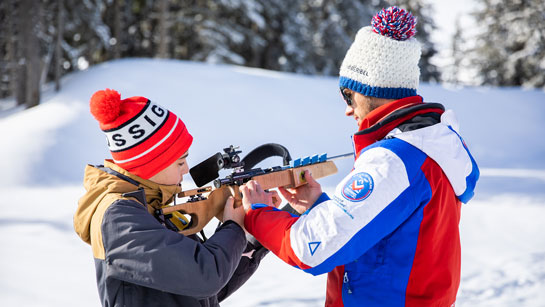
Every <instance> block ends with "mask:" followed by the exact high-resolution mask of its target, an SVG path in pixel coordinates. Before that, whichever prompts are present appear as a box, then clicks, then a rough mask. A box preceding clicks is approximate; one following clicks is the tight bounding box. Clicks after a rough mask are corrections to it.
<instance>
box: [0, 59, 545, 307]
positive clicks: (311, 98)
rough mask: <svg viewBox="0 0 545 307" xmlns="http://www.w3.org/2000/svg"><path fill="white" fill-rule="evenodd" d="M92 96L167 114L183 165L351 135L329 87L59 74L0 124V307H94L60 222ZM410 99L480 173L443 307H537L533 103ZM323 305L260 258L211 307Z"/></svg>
mask: <svg viewBox="0 0 545 307" xmlns="http://www.w3.org/2000/svg"><path fill="white" fill-rule="evenodd" d="M106 87H109V88H114V89H116V90H118V91H120V92H121V94H122V96H123V97H128V96H135V95H142V96H146V97H148V98H150V99H152V100H154V101H156V102H158V103H159V104H161V105H164V106H166V107H168V108H169V109H171V110H173V111H174V112H175V113H177V114H178V115H180V116H181V117H182V119H183V120H184V122H186V124H187V126H188V127H189V129H190V131H191V133H192V134H193V136H194V137H195V142H194V145H193V146H192V148H191V151H190V157H189V163H190V164H193V165H194V164H196V163H198V162H200V161H202V160H203V159H205V158H207V157H208V156H210V155H211V154H213V153H215V152H217V151H220V150H221V149H222V148H223V147H226V146H228V145H230V144H234V145H240V146H241V149H242V150H244V152H248V151H249V150H251V149H252V148H254V147H255V146H257V145H260V144H262V143H267V142H276V143H280V144H283V145H284V146H286V147H287V148H288V149H289V150H290V152H291V154H292V156H294V157H300V156H306V155H310V154H314V153H322V152H327V153H328V154H330V155H335V154H340V153H345V152H349V151H350V150H351V144H350V137H349V136H350V134H351V133H353V132H354V131H355V129H356V126H355V124H354V123H353V120H351V119H349V118H346V117H345V116H344V113H343V111H344V106H343V102H342V100H341V99H340V96H339V94H338V89H337V80H336V78H319V77H308V76H300V75H294V74H285V73H277V72H270V71H264V70H259V69H249V68H242V67H234V66H211V65H205V64H197V63H189V62H182V61H162V60H148V59H133V60H121V61H117V62H110V63H104V64H102V65H99V66H96V67H94V68H92V69H90V70H88V71H85V72H81V73H77V74H73V75H70V76H68V77H67V78H65V79H64V80H63V90H62V91H61V92H60V93H52V92H46V93H45V94H44V103H43V104H42V105H40V106H38V107H36V108H34V109H31V110H27V111H24V112H16V113H13V114H10V115H6V114H0V130H1V131H3V133H2V135H1V136H0V145H1V146H2V147H1V148H2V149H1V150H0V170H1V176H0V195H2V197H1V198H0V246H2V253H0V306H73V305H78V306H98V305H99V302H98V295H97V291H96V284H95V278H94V274H95V273H94V265H93V260H92V254H91V250H90V247H89V246H87V245H85V244H84V243H83V242H82V241H81V240H80V239H79V238H78V237H77V236H76V235H75V233H74V231H73V228H72V215H73V213H74V210H75V207H76V202H77V199H78V198H79V197H80V196H81V195H82V193H83V188H82V187H81V178H82V173H83V168H84V165H85V164H86V163H101V160H102V158H104V157H106V156H107V155H108V152H107V150H106V145H105V138H104V136H103V135H102V133H101V132H100V131H99V129H98V125H97V123H96V122H95V121H94V119H93V118H92V117H91V116H90V114H89V112H88V100H89V98H90V96H91V95H92V93H93V92H95V91H96V90H99V89H104V88H106ZM420 94H421V95H422V96H424V98H425V99H426V100H427V101H433V102H441V103H444V104H445V105H446V106H447V107H449V108H452V109H454V110H455V112H456V113H457V115H458V117H459V120H460V122H461V127H462V129H461V132H462V134H463V135H464V136H465V140H466V142H467V143H468V145H469V147H470V148H471V149H472V150H473V154H474V156H475V158H476V160H477V162H478V163H479V165H480V167H481V168H482V174H483V177H482V180H481V182H479V184H478V186H477V195H476V198H475V199H474V200H473V201H471V202H470V203H469V204H467V205H464V207H463V210H462V220H461V227H460V228H461V235H462V282H461V287H460V292H459V295H458V303H457V306H545V223H543V220H545V141H544V140H543V136H542V135H543V132H544V131H545V93H543V92H542V91H530V90H521V89H517V88H511V89H485V88H465V89H445V88H442V87H440V86H438V85H428V84H423V85H422V86H421V90H420ZM276 163H280V161H272V162H271V164H276ZM338 166H339V169H340V171H339V174H338V175H334V176H331V177H329V178H324V179H323V180H322V181H321V182H322V183H323V185H324V186H325V187H327V189H330V190H331V189H332V188H333V187H334V185H335V183H336V182H337V181H339V180H340V178H341V177H342V175H343V174H346V173H347V172H348V170H349V169H350V167H351V165H350V161H340V162H339V163H338ZM187 179H188V180H190V179H189V178H187ZM191 186H192V183H191V182H188V184H187V185H186V187H191ZM209 231H210V229H209ZM258 293H259V294H258ZM324 297H325V276H318V277H313V276H310V275H307V274H305V273H302V272H300V271H298V270H296V269H293V268H291V267H289V266H287V265H285V264H283V263H281V262H280V261H278V260H277V259H276V258H275V257H274V256H273V255H269V256H267V258H265V260H264V262H263V265H262V266H261V268H260V269H259V271H258V272H257V273H256V275H255V276H254V277H253V278H252V279H251V281H250V283H248V284H247V285H245V286H244V287H243V288H242V289H240V290H239V291H238V292H237V293H235V294H234V295H233V296H232V297H230V298H229V299H227V301H226V302H225V303H224V304H223V306H231V307H234V306H237V307H238V306H322V305H323V302H324Z"/></svg>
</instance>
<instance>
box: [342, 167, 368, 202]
mask: <svg viewBox="0 0 545 307" xmlns="http://www.w3.org/2000/svg"><path fill="white" fill-rule="evenodd" d="M374 185H375V184H374V182H373V177H371V175H369V174H368V173H357V174H355V175H354V176H352V178H350V179H349V180H348V181H347V182H346V184H345V185H344V187H343V190H342V194H343V197H344V198H346V199H348V200H350V201H360V200H364V199H366V198H367V197H369V195H371V192H373V187H374Z"/></svg>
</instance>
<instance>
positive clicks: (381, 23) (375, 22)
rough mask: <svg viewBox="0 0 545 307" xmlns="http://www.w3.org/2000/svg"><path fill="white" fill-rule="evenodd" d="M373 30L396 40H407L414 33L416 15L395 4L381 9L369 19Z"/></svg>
mask: <svg viewBox="0 0 545 307" xmlns="http://www.w3.org/2000/svg"><path fill="white" fill-rule="evenodd" d="M371 26H372V27H373V31H374V32H375V33H377V34H380V35H382V36H388V37H391V38H393V39H395V40H398V41H404V40H408V39H409V38H411V37H413V36H414V35H415V34H416V29H415V28H416V17H414V16H413V15H412V14H411V13H410V12H409V11H405V10H404V9H401V8H399V7H397V6H392V7H389V8H387V9H382V10H381V11H380V12H378V13H377V14H376V15H375V16H374V17H373V19H372V20H371Z"/></svg>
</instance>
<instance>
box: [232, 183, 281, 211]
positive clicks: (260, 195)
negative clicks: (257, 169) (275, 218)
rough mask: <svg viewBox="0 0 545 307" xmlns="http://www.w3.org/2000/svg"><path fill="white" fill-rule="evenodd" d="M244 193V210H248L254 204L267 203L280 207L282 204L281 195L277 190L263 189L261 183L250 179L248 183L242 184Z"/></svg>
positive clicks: (241, 188) (241, 190)
mask: <svg viewBox="0 0 545 307" xmlns="http://www.w3.org/2000/svg"><path fill="white" fill-rule="evenodd" d="M240 192H241V193H242V205H243V206H244V211H246V212H248V210H250V208H251V207H252V204H265V205H267V206H273V207H278V206H279V205H280V196H279V195H278V192H276V191H274V190H273V191H270V192H269V191H263V189H262V188H261V186H260V185H259V183H258V182H257V181H255V180H250V181H249V182H248V183H246V184H243V185H241V186H240Z"/></svg>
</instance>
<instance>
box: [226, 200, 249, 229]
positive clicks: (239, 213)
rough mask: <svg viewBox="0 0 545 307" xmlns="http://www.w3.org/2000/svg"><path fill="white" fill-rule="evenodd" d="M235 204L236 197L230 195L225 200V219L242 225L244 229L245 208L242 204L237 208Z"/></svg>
mask: <svg viewBox="0 0 545 307" xmlns="http://www.w3.org/2000/svg"><path fill="white" fill-rule="evenodd" d="M234 204H235V199H234V198H233V196H229V198H227V201H226V202H225V208H223V221H224V222H226V221H228V220H232V221H234V222H235V223H237V224H238V225H240V227H242V229H244V216H245V215H246V213H245V212H244V208H243V207H242V206H239V207H238V208H235V207H234Z"/></svg>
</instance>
